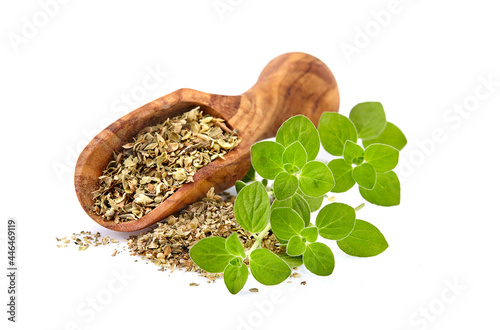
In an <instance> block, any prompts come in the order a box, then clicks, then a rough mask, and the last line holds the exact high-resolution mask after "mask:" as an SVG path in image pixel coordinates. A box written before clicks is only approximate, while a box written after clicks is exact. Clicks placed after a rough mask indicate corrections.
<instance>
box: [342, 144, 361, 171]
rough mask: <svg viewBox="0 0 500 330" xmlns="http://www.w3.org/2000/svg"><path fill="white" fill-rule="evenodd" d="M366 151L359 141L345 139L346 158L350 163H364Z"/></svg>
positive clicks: (344, 155)
mask: <svg viewBox="0 0 500 330" xmlns="http://www.w3.org/2000/svg"><path fill="white" fill-rule="evenodd" d="M364 155H365V151H364V150H363V148H362V147H361V146H359V145H358V144H357V143H354V142H352V141H351V140H347V141H345V145H344V153H343V157H344V160H345V161H346V162H347V163H349V164H356V165H360V164H362V163H363V160H364Z"/></svg>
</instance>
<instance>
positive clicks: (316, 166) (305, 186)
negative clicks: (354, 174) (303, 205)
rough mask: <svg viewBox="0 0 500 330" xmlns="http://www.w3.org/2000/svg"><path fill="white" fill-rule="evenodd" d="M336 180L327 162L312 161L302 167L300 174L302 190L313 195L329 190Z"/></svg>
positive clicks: (317, 195) (316, 195)
mask: <svg viewBox="0 0 500 330" xmlns="http://www.w3.org/2000/svg"><path fill="white" fill-rule="evenodd" d="M334 185H335V181H334V179H333V174H332V171H330V169H329V168H328V166H326V164H324V163H322V162H318V161H314V160H313V161H310V162H308V163H307V164H306V165H304V167H303V168H302V172H300V176H299V187H300V190H302V192H303V193H304V194H306V195H309V196H311V197H319V196H322V195H324V194H326V193H327V192H329V191H330V190H331V189H332V188H333V186H334Z"/></svg>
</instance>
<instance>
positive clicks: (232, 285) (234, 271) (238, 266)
mask: <svg viewBox="0 0 500 330" xmlns="http://www.w3.org/2000/svg"><path fill="white" fill-rule="evenodd" d="M247 279H248V267H247V265H245V264H244V263H243V261H242V259H241V258H234V259H233V260H231V261H230V262H229V264H228V265H227V266H226V268H224V283H225V284H226V287H227V289H228V290H229V292H231V293H232V294H237V293H238V292H240V291H241V289H243V287H244V286H245V283H246V282H247Z"/></svg>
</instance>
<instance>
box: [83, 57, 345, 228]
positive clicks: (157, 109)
mask: <svg viewBox="0 0 500 330" xmlns="http://www.w3.org/2000/svg"><path fill="white" fill-rule="evenodd" d="M196 106H200V108H201V109H202V110H203V111H204V112H206V113H209V114H211V115H213V116H215V117H219V118H223V119H224V120H226V123H227V125H228V126H229V127H230V128H231V129H237V130H238V137H239V138H241V142H240V144H239V145H238V146H237V147H236V148H235V149H234V150H232V151H230V152H229V153H228V154H227V155H225V156H224V158H225V159H224V160H223V159H217V160H215V161H213V162H212V163H210V164H208V165H207V166H205V167H203V168H201V169H200V170H198V172H196V174H195V175H194V182H192V183H186V184H184V185H182V187H180V188H179V189H178V190H177V191H176V192H175V193H174V194H173V195H171V196H170V197H168V198H167V199H166V200H165V201H163V202H162V203H161V204H160V205H158V206H157V207H156V208H155V209H154V210H152V211H151V212H149V213H148V214H146V215H144V216H143V217H142V218H140V219H138V220H131V221H127V222H121V223H115V222H114V221H112V220H111V221H109V220H105V219H104V218H103V217H102V216H100V215H97V214H96V213H95V212H94V211H93V210H94V201H93V199H92V192H93V191H95V190H97V189H98V188H99V179H98V178H99V176H101V175H102V173H103V170H104V168H106V166H107V165H108V162H109V161H110V160H111V159H112V156H113V151H118V150H120V149H121V148H122V145H124V144H126V143H128V142H130V141H131V140H132V138H133V137H134V136H135V135H136V134H137V133H138V132H139V131H140V130H141V129H142V128H144V127H146V126H151V125H157V124H159V123H162V122H164V121H165V120H166V119H167V118H169V117H173V116H177V115H179V114H181V113H182V112H184V111H187V110H191V109H193V108H194V107H196ZM338 108H339V92H338V88H337V82H336V81H335V78H334V76H333V74H332V73H331V71H330V70H329V69H328V67H327V66H326V65H325V64H324V63H323V62H321V61H320V60H318V59H317V58H315V57H313V56H311V55H308V54H304V53H288V54H284V55H281V56H278V57H277V58H275V59H273V60H272V61H271V62H270V63H269V64H268V65H267V66H266V67H265V68H264V70H263V71H262V73H261V75H260V77H259V80H258V81H257V83H256V84H255V85H254V86H253V87H252V88H250V89H249V90H248V91H247V92H245V93H243V94H241V95H239V96H226V95H216V94H207V93H203V92H199V91H196V90H193V89H187V88H183V89H179V90H177V91H175V92H173V93H170V94H168V95H165V96H163V97H160V98H159V99H157V100H154V101H153V102H150V103H148V104H146V105H143V106H142V107H140V108H138V109H136V110H134V111H132V112H130V113H129V114H127V115H125V116H123V117H122V118H120V119H118V120H117V121H115V122H114V123H113V124H111V125H110V126H108V127H107V128H106V129H104V130H103V131H102V132H100V133H99V134H98V135H97V136H96V137H94V138H93V139H92V141H90V143H89V144H88V145H87V147H86V148H85V149H84V150H83V151H82V153H81V154H80V157H79V158H78V162H77V164H76V169H75V190H76V194H77V196H78V199H79V201H80V204H81V205H82V207H83V209H84V210H85V212H87V214H88V215H89V216H90V217H91V218H92V219H94V221H95V222H97V223H98V224H100V225H101V226H104V227H106V228H108V229H111V230H116V231H123V232H130V231H135V230H139V229H142V228H145V227H147V226H149V225H151V224H154V223H155V222H158V221H160V220H162V219H164V218H166V217H167V216H169V215H171V214H173V213H175V212H178V211H180V210H181V209H183V208H184V207H186V206H187V205H189V204H191V203H193V202H195V201H197V200H199V199H201V198H203V197H204V196H205V195H206V193H207V192H208V190H209V189H210V188H211V187H215V191H216V192H221V191H223V190H225V189H227V188H229V187H231V186H233V185H234V183H235V182H236V180H239V179H241V178H242V177H243V176H244V175H245V174H246V172H247V171H248V169H249V167H250V147H251V146H252V144H254V143H255V142H257V141H259V140H262V139H266V138H270V137H273V136H275V135H276V132H277V130H278V128H279V127H280V125H281V124H282V123H283V122H284V121H285V120H287V119H288V118H290V117H292V116H294V115H298V114H303V115H305V116H307V117H309V118H310V119H311V120H312V122H313V123H314V124H315V125H317V124H318V120H319V118H320V116H321V114H322V113H323V112H325V111H338Z"/></svg>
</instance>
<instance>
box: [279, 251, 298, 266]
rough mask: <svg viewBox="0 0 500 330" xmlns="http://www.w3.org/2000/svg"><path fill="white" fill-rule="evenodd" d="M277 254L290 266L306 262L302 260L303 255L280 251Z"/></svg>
mask: <svg viewBox="0 0 500 330" xmlns="http://www.w3.org/2000/svg"><path fill="white" fill-rule="evenodd" d="M277 256H278V257H280V258H281V259H282V260H284V261H285V262H286V263H287V265H288V267H290V268H295V267H299V266H302V264H303V263H304V262H303V261H302V256H289V255H288V254H286V253H278V254H277Z"/></svg>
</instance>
